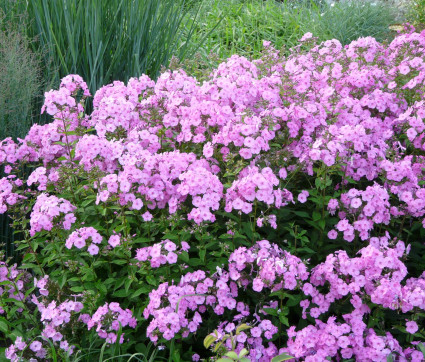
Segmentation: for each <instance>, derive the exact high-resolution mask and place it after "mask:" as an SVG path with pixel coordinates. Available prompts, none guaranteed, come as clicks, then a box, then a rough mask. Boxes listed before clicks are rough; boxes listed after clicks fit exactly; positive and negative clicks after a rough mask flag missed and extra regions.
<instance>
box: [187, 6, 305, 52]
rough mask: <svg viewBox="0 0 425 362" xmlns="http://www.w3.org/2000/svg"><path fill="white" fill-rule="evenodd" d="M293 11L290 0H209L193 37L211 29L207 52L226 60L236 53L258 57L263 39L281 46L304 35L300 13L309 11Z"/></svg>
mask: <svg viewBox="0 0 425 362" xmlns="http://www.w3.org/2000/svg"><path fill="white" fill-rule="evenodd" d="M291 12H292V6H291V5H290V4H289V3H287V2H286V1H285V2H283V3H279V2H277V1H275V0H265V1H261V0H255V1H253V0H249V1H243V0H228V1H222V0H205V1H204V2H203V4H202V8H201V10H200V12H199V18H198V21H197V23H196V25H195V31H194V34H193V36H192V40H197V39H198V38H200V37H202V36H205V35H207V34H208V32H211V34H209V35H208V36H207V37H206V39H205V42H204V43H203V46H202V51H203V53H204V54H205V55H206V54H208V53H210V52H213V53H216V54H217V55H218V56H219V57H220V58H222V59H223V58H227V57H229V56H230V55H232V54H236V53H237V54H239V55H245V56H248V57H252V56H255V55H257V54H258V53H259V52H260V51H261V49H262V43H263V40H269V41H271V42H272V43H273V44H274V45H275V46H276V47H278V48H280V47H282V46H283V45H285V46H287V47H291V46H293V45H295V44H296V43H297V40H298V39H299V38H300V37H301V36H302V31H301V29H300V27H299V21H300V19H299V16H300V15H301V16H304V17H308V16H309V13H308V12H307V11H305V13H304V12H303V13H302V14H301V13H300V12H298V14H293V13H291ZM190 15H191V14H189V16H190ZM192 16H193V15H192ZM217 19H219V20H220V22H219V24H218V25H217Z"/></svg>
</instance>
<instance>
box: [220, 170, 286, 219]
mask: <svg viewBox="0 0 425 362" xmlns="http://www.w3.org/2000/svg"><path fill="white" fill-rule="evenodd" d="M278 185H279V179H278V178H277V177H276V176H275V174H274V173H273V171H272V169H271V168H269V167H265V168H263V169H259V168H258V167H256V166H254V167H248V168H245V169H244V170H242V171H241V172H240V173H239V178H238V179H237V180H235V181H234V182H233V184H232V186H231V187H230V188H229V189H228V190H227V193H226V206H225V210H226V211H227V212H231V211H232V210H240V211H242V212H243V213H245V214H249V213H251V212H252V210H253V208H252V206H253V203H254V202H255V201H261V202H264V203H265V204H266V205H274V206H275V207H277V208H280V207H282V206H286V205H287V204H288V203H289V202H291V201H293V196H292V194H291V192H289V191H288V190H286V189H283V190H281V189H280V188H278V187H276V186H278Z"/></svg>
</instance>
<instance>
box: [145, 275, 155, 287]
mask: <svg viewBox="0 0 425 362" xmlns="http://www.w3.org/2000/svg"><path fill="white" fill-rule="evenodd" d="M146 281H147V282H148V283H149V284H150V285H153V286H156V279H155V277H154V276H153V275H147V276H146Z"/></svg>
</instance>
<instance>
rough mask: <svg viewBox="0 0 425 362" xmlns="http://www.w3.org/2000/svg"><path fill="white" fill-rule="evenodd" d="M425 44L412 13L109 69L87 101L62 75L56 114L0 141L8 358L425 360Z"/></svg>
mask: <svg viewBox="0 0 425 362" xmlns="http://www.w3.org/2000/svg"><path fill="white" fill-rule="evenodd" d="M424 54H425V32H421V33H417V32H415V31H414V29H411V28H408V27H407V28H406V31H404V32H402V33H400V34H398V36H397V37H396V38H395V39H394V40H393V41H392V42H391V43H389V44H381V43H379V42H377V41H376V40H375V39H374V38H371V37H366V38H360V39H358V40H356V41H353V42H352V43H351V44H349V45H347V46H345V47H344V46H342V45H341V43H340V42H339V41H337V40H328V41H326V42H323V43H320V44H318V42H317V39H316V38H314V37H313V36H312V34H311V33H307V34H305V35H304V36H303V37H302V38H301V39H300V43H299V45H298V46H296V47H295V48H293V49H292V51H291V54H290V55H289V56H285V55H283V54H280V53H279V51H277V50H275V49H274V48H273V47H272V46H271V44H270V43H269V42H265V43H264V51H263V54H262V57H261V58H259V59H257V60H254V61H249V60H247V59H246V58H244V57H240V56H237V55H233V56H232V57H231V58H229V59H228V60H227V61H226V62H223V63H221V64H220V65H219V66H218V67H217V68H216V69H214V70H213V71H212V72H211V74H210V75H209V76H208V77H206V78H205V80H203V81H202V82H199V81H197V79H195V78H194V77H192V76H191V75H189V74H187V73H186V72H184V71H182V70H173V71H165V72H163V73H162V74H161V76H160V77H159V78H158V80H157V81H153V80H151V79H150V78H149V77H148V76H146V75H143V76H141V77H139V78H132V79H130V80H129V81H128V83H127V84H124V83H123V82H120V81H116V82H114V83H112V84H109V85H106V86H104V87H102V88H100V89H99V90H98V91H97V92H96V94H95V95H94V97H93V112H92V113H91V114H87V113H86V112H85V102H86V100H87V98H88V97H90V96H91V95H90V92H89V89H88V87H87V85H86V83H85V82H84V80H83V79H82V78H81V77H80V76H78V75H68V76H66V77H65V78H63V79H62V81H61V85H60V88H59V89H57V90H51V91H50V92H47V93H46V94H45V103H44V106H43V108H42V112H47V113H48V114H49V115H51V116H52V118H53V120H52V122H51V123H49V124H46V125H43V126H40V125H34V126H33V127H32V128H31V129H30V131H29V132H28V134H27V135H26V136H25V138H23V139H18V140H17V141H16V142H15V141H13V140H12V139H11V138H7V139H5V140H3V141H2V142H1V144H0V160H1V162H2V164H3V166H4V172H5V173H6V174H7V176H6V177H3V178H2V179H1V180H0V212H1V213H6V212H7V213H8V215H9V216H10V217H11V219H12V222H13V225H14V228H15V229H16V230H18V231H19V232H20V235H22V237H21V238H20V240H19V241H17V242H16V247H17V250H19V251H20V254H21V255H22V258H21V259H20V260H18V262H17V264H16V265H15V264H13V263H11V262H10V261H9V260H6V261H3V262H2V263H1V265H0V297H1V299H0V331H1V332H2V337H1V338H2V340H1V343H2V346H4V347H3V348H4V353H5V356H6V358H7V359H9V360H11V361H19V360H31V361H40V360H43V361H45V360H48V361H49V360H73V359H75V360H89V359H92V358H99V359H100V360H102V359H109V360H111V359H115V360H120V359H121V360H126V359H125V358H127V357H130V356H135V355H136V354H139V355H142V354H144V353H145V352H146V351H147V349H148V347H147V346H148V345H149V343H153V344H154V345H155V346H156V347H157V350H156V352H155V353H156V354H155V356H157V358H165V359H167V358H168V360H169V361H190V360H193V361H198V360H221V361H225V360H240V361H249V360H251V361H272V360H274V361H281V360H285V359H296V360H303V361H324V360H329V359H330V360H338V361H339V360H359V361H422V360H424V354H423V352H424V351H425V347H424V344H423V342H424V340H425V330H424V328H423V325H424V324H423V322H424V315H425V314H424V309H425V273H424V270H425V254H424V249H425V246H424V240H425V230H424V227H425V219H424V217H425V188H424V185H425V174H424V170H425V157H424V156H425V154H424V151H425V146H424V141H425V140H424V137H425V132H424V131H425V123H424V119H425V102H424V100H423V97H424V91H425V83H424V78H425V56H424ZM25 170H27V171H28V170H29V176H28V177H23V176H22V175H24V171H25ZM124 356H127V357H124Z"/></svg>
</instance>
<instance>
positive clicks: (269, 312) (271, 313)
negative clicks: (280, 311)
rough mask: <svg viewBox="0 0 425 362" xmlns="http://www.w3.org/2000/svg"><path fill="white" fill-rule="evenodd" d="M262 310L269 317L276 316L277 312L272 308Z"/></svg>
mask: <svg viewBox="0 0 425 362" xmlns="http://www.w3.org/2000/svg"><path fill="white" fill-rule="evenodd" d="M263 310H264V311H265V312H266V313H267V314H270V315H274V316H277V310H276V309H274V308H263Z"/></svg>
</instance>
